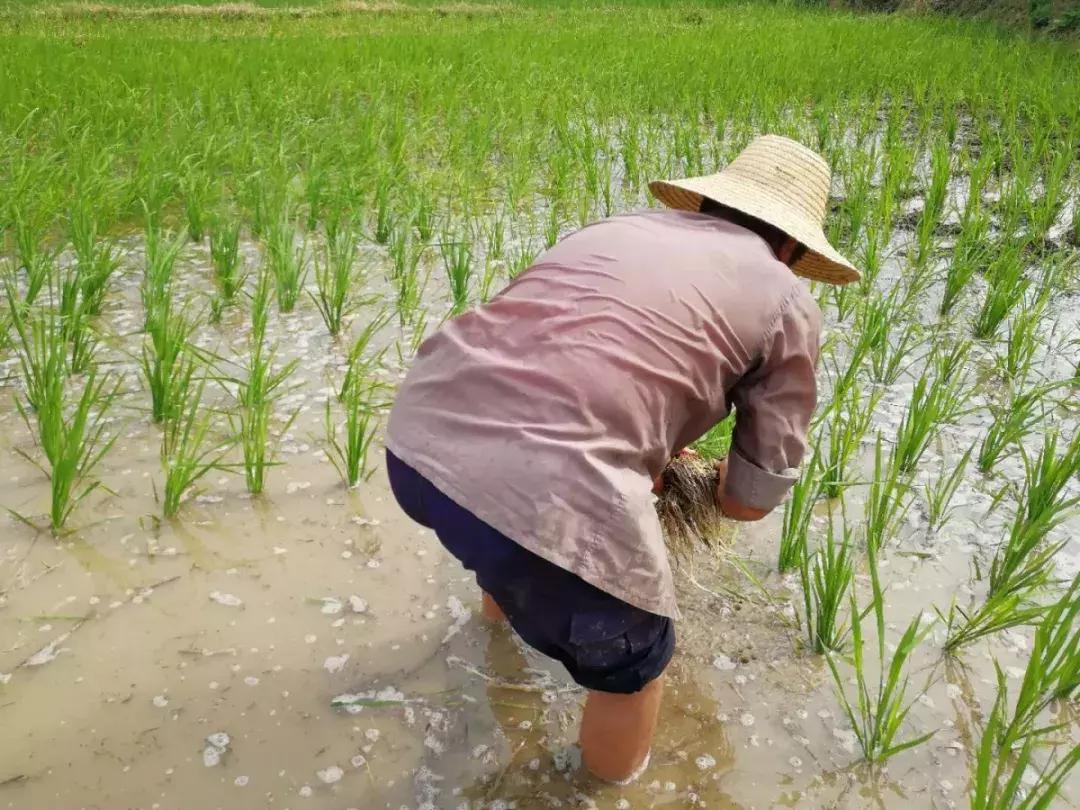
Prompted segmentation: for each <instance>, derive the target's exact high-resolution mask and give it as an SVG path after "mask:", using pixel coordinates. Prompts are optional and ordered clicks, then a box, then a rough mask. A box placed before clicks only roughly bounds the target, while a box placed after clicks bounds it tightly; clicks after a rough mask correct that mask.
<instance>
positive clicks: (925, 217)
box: [914, 139, 952, 267]
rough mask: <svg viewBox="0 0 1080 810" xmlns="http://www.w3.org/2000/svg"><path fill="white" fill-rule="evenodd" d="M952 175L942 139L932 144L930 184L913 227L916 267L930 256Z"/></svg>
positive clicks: (948, 156)
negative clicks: (920, 212) (917, 219)
mask: <svg viewBox="0 0 1080 810" xmlns="http://www.w3.org/2000/svg"><path fill="white" fill-rule="evenodd" d="M951 174H952V153H951V150H950V144H949V142H948V141H946V140H944V139H939V140H938V141H936V142H935V143H934V146H933V149H932V151H931V159H930V183H929V185H928V187H927V189H926V195H925V197H924V199H923V210H922V214H921V215H920V216H919V221H918V223H917V224H916V226H915V256H914V264H915V266H916V267H921V266H923V265H924V264H925V263H926V261H927V259H928V258H929V256H930V248H931V245H932V243H933V238H934V232H935V230H936V229H937V227H938V224H939V223H940V222H941V216H942V214H944V213H945V198H946V195H947V194H948V190H949V178H950V176H951Z"/></svg>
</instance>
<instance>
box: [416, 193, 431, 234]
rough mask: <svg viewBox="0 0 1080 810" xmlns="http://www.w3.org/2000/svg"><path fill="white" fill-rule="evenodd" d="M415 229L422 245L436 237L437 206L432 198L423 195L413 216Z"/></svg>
mask: <svg viewBox="0 0 1080 810" xmlns="http://www.w3.org/2000/svg"><path fill="white" fill-rule="evenodd" d="M413 228H414V229H415V230H416V238H417V239H419V240H420V242H421V243H424V244H426V243H428V242H430V241H431V239H432V237H433V236H434V235H435V205H434V203H433V202H432V200H431V197H430V196H428V195H427V194H421V195H420V196H419V200H418V202H417V204H416V211H415V213H414V214H413Z"/></svg>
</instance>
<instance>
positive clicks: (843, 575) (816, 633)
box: [799, 515, 855, 653]
mask: <svg viewBox="0 0 1080 810" xmlns="http://www.w3.org/2000/svg"><path fill="white" fill-rule="evenodd" d="M854 556H855V541H854V538H853V537H852V536H851V534H850V531H849V530H848V526H847V522H846V521H845V522H844V537H843V540H842V541H840V542H839V543H838V542H837V540H836V536H835V528H834V525H833V518H832V515H830V516H829V530H828V532H827V533H826V536H825V544H824V545H823V546H819V547H818V548H817V549H816V550H815V551H813V552H810V551H809V549H808V548H807V547H806V544H805V542H804V543H803V545H802V554H801V555H800V558H799V577H800V579H801V581H802V591H803V605H804V607H805V610H806V634H807V638H808V640H809V643H810V648H811V649H812V650H813V651H814V652H816V653H824V652H827V651H828V650H839V649H841V648H842V647H843V646H844V643H845V641H846V639H847V636H848V633H849V632H850V627H849V626H848V621H847V620H843V619H841V616H840V613H841V611H842V610H843V607H844V602H845V601H846V598H847V595H848V592H849V591H850V590H851V585H852V583H853V582H854V580H855V564H854ZM852 621H854V620H852Z"/></svg>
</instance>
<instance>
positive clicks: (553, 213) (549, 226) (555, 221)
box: [544, 202, 563, 248]
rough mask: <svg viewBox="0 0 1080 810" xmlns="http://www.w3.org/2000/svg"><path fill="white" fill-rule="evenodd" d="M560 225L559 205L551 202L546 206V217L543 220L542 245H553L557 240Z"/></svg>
mask: <svg viewBox="0 0 1080 810" xmlns="http://www.w3.org/2000/svg"><path fill="white" fill-rule="evenodd" d="M562 227H563V216H562V213H561V212H560V211H559V207H558V206H557V205H556V204H555V203H554V202H552V203H551V204H550V205H549V206H548V211H547V219H545V220H544V247H548V248H550V247H553V246H554V245H555V243H556V242H558V241H559V234H560V233H561V232H562Z"/></svg>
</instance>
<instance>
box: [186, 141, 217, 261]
mask: <svg viewBox="0 0 1080 810" xmlns="http://www.w3.org/2000/svg"><path fill="white" fill-rule="evenodd" d="M181 167H182V171H183V174H182V175H181V177H182V180H181V183H180V185H181V194H182V195H183V198H184V215H185V217H186V218H187V233H188V236H189V237H190V239H191V241H192V242H201V241H202V240H203V237H204V236H205V235H206V229H207V226H208V225H209V217H208V216H207V209H208V206H209V202H210V194H211V183H210V176H209V175H208V174H206V173H204V172H202V171H200V170H199V168H200V167H199V166H198V163H197V161H194V160H192V159H190V157H189V159H186V160H184V161H182V162H181Z"/></svg>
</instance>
